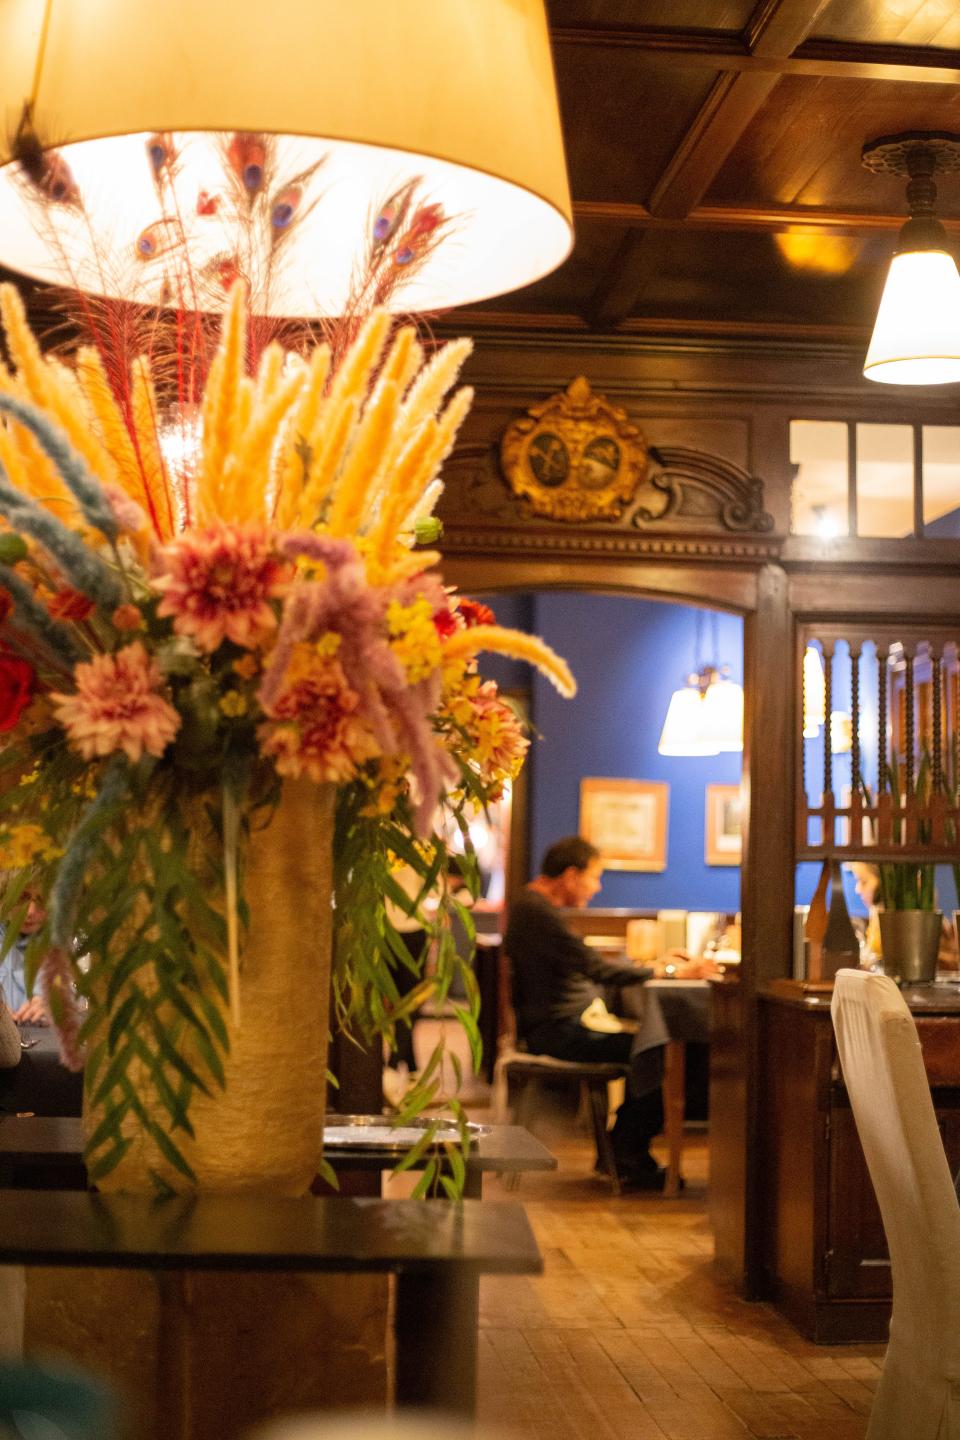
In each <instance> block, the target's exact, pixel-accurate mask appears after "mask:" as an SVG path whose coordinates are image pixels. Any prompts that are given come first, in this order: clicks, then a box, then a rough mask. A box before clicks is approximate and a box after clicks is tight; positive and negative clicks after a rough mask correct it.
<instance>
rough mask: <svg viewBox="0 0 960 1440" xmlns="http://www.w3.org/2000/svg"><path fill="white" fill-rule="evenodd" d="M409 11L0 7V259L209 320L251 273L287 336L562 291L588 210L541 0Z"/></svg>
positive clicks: (391, 7)
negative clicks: (578, 221) (336, 321)
mask: <svg viewBox="0 0 960 1440" xmlns="http://www.w3.org/2000/svg"><path fill="white" fill-rule="evenodd" d="M414 8H415V14H414V13H413V12H411V8H410V7H409V6H406V5H402V4H397V0H363V3H362V4H359V5H357V4H354V5H350V4H344V3H343V0H309V3H307V4H304V3H303V0H272V3H271V4H270V5H269V7H267V9H263V7H261V6H254V4H253V3H252V0H203V3H202V4H198V3H197V0H165V3H164V4H162V5H155V6H153V7H150V6H146V7H144V6H138V5H132V4H130V0H84V3H83V4H73V3H69V0H67V3H63V0H4V3H3V5H2V7H0V94H2V95H3V97H4V109H5V113H6V123H5V124H4V126H3V127H0V167H2V168H0V259H2V261H3V263H4V264H6V265H8V266H10V267H11V268H13V269H15V270H18V271H21V272H23V273H24V274H27V275H31V276H34V277H36V278H37V279H40V280H44V281H50V282H54V283H57V284H60V285H63V284H68V285H70V286H71V287H72V288H74V289H77V290H81V291H86V292H88V293H92V294H98V295H106V296H109V297H112V298H115V299H121V300H130V301H135V302H138V303H142V304H146V305H152V306H156V305H160V306H167V305H169V306H173V307H176V308H178V309H190V310H195V311H203V310H218V309H220V308H222V304H223V300H224V296H225V293H226V291H227V290H229V288H230V286H231V285H232V283H233V281H234V279H235V278H237V276H238V275H239V276H241V277H242V278H243V279H244V280H245V281H246V282H247V288H248V292H249V296H250V306H251V309H252V310H253V311H254V312H255V313H258V314H265V315H272V316H278V317H283V316H305V317H313V316H331V317H334V316H340V315H343V314H344V313H347V314H353V313H354V312H355V311H356V312H358V313H363V312H364V311H365V310H367V309H369V308H370V306H371V305H372V304H379V303H386V304H387V305H389V306H390V308H393V309H397V310H401V311H403V312H419V311H429V310H436V309H439V308H445V307H448V306H451V305H460V304H465V303H467V302H469V301H474V300H480V299H483V298H485V297H488V296H491V295H498V294H502V293H504V292H505V291H509V290H513V289H516V288H517V287H519V286H521V285H526V284H529V283H530V282H531V281H533V280H536V279H537V278H539V277H540V276H542V275H544V274H546V273H548V272H549V271H550V270H552V269H554V268H555V267H556V266H557V265H559V264H560V263H561V261H562V260H563V259H564V258H565V257H566V255H567V254H568V253H569V250H570V246H571V241H572V227H571V214H572V211H571V204H570V195H569V190H568V185H567V175H566V167H565V162H564V154H563V141H562V135H561V129H560V118H559V113H558V108H557V98H556V89H555V84H554V75H553V64H552V59H551V53H550V40H549V34H548V29H547V23H546V17H545V13H544V6H543V0H484V3H483V5H478V4H477V0H430V3H428V4H425V5H420V6H417V7H414ZM441 238H442V239H443V243H442V244H441V243H438V242H439V240H440V239H441ZM185 261H186V262H189V263H188V264H185V263H184V262H185ZM185 275H186V277H187V278H186V279H185V278H184V276H185ZM358 276H360V277H367V276H369V284H367V286H366V289H364V290H363V292H362V293H361V294H360V295H359V296H358V294H357V287H358ZM387 282H389V283H387ZM178 292H179V293H178Z"/></svg>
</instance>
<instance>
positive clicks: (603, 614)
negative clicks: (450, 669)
mask: <svg viewBox="0 0 960 1440" xmlns="http://www.w3.org/2000/svg"><path fill="white" fill-rule="evenodd" d="M487 599H488V603H490V604H492V605H493V607H494V609H495V611H496V614H497V619H498V620H499V621H500V622H501V623H502V624H507V625H518V626H519V627H521V628H523V629H525V630H529V631H532V632H533V633H534V634H538V635H540V636H541V637H542V638H543V639H544V640H546V641H547V643H548V644H550V645H552V646H553V647H554V649H556V650H558V651H559V652H560V654H562V655H564V656H565V657H566V659H567V660H568V661H569V662H570V665H571V668H572V669H573V672H574V674H575V676H576V677H577V682H578V686H579V690H578V693H577V696H576V698H575V699H574V700H563V699H561V697H560V696H559V695H558V694H557V693H556V691H555V690H554V689H553V688H552V686H551V685H550V684H549V682H548V681H546V680H543V679H542V678H541V677H540V676H539V675H537V676H535V677H534V678H533V680H532V682H531V679H530V672H529V669H527V667H516V666H511V665H504V664H503V663H502V662H498V663H496V664H495V663H493V662H492V659H491V657H489V656H485V657H482V658H481V668H482V670H483V672H484V674H489V675H492V676H495V677H496V679H497V680H498V681H499V682H500V683H501V684H502V685H504V686H505V687H506V688H517V687H518V683H519V685H520V686H526V687H529V689H530V692H531V701H532V705H531V713H532V718H533V722H534V725H535V726H536V728H537V730H538V731H539V732H540V735H541V736H542V738H541V739H540V740H539V741H538V742H537V743H535V744H534V746H533V747H532V756H531V760H530V762H529V763H530V783H531V793H530V815H531V836H530V841H531V856H532V861H533V863H534V865H535V866H537V865H538V864H539V860H540V858H541V856H542V854H543V851H544V850H545V849H546V847H547V846H548V845H549V844H550V843H551V841H553V840H555V839H558V838H559V837H560V836H561V835H570V834H573V833H575V832H576V829H577V823H578V815H579V803H580V780H581V777H582V776H590V775H594V776H608V777H619V778H624V779H635V780H665V781H666V782H667V783H668V784H669V786H670V794H669V810H668V838H667V868H666V870H665V871H663V872H661V873H656V874H647V873H636V872H627V871H607V872H606V873H605V875H604V883H603V890H602V892H601V893H600V895H599V896H598V897H597V900H596V901H595V902H594V904H596V905H601V906H621V905H622V906H629V907H635V908H638V909H684V910H730V911H734V910H737V909H739V906H740V871H739V869H738V868H737V867H735V866H708V865H707V864H706V863H705V861H704V824H705V797H706V787H707V785H708V784H713V783H719V784H737V783H738V782H739V779H740V769H741V757H740V755H718V756H714V757H710V758H693V757H691V758H687V757H678V756H675V757H668V756H662V755H658V754H657V742H658V741H659V739H660V730H661V727H662V725H663V720H664V716H665V715H666V713H667V706H668V704H669V702H670V696H671V694H672V693H673V691H674V690H675V689H676V688H677V687H678V686H679V685H681V684H682V683H683V682H684V679H685V677H686V675H687V674H688V673H689V671H691V670H692V669H694V668H696V665H697V663H698V662H701V661H704V660H708V659H713V658H716V659H718V660H719V661H721V662H723V663H726V664H728V665H729V666H730V674H731V678H732V679H734V680H736V681H738V682H739V683H741V684H742V682H743V622H742V620H741V619H740V618H739V617H738V616H733V615H724V614H717V615H716V618H715V624H716V627H717V637H718V647H717V648H718V650H719V654H718V655H717V656H713V655H712V638H711V626H712V623H714V622H712V621H711V618H710V617H711V613H712V612H704V611H701V612H699V613H700V615H701V617H703V618H701V620H700V629H701V632H702V643H701V653H700V654H699V655H698V654H696V653H695V651H696V640H697V619H696V617H697V613H698V612H697V611H695V610H693V609H692V608H690V607H689V606H684V605H670V604H662V603H660V602H658V601H650V600H636V599H632V598H629V597H626V596H606V595H584V594H580V593H577V592H572V591H571V592H566V591H560V592H558V591H545V592H537V593H535V594H529V595H512V596H492V597H487ZM524 672H525V673H524Z"/></svg>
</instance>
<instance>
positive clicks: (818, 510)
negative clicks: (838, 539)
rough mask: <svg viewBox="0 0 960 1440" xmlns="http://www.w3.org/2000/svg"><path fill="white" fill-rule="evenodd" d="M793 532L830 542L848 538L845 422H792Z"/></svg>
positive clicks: (791, 522) (791, 520) (791, 527)
mask: <svg viewBox="0 0 960 1440" xmlns="http://www.w3.org/2000/svg"><path fill="white" fill-rule="evenodd" d="M790 463H791V464H792V466H793V489H792V492H791V519H790V529H791V531H792V533H793V534H794V535H816V536H817V537H818V538H819V539H821V540H830V539H832V538H833V537H834V536H836V535H846V534H847V533H848V526H847V426H846V423H845V422H844V421H843V420H791V421H790Z"/></svg>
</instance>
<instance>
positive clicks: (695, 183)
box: [647, 0, 829, 216]
mask: <svg viewBox="0 0 960 1440" xmlns="http://www.w3.org/2000/svg"><path fill="white" fill-rule="evenodd" d="M828 4H829V0H763V4H762V5H760V6H759V7H758V9H757V11H756V12H755V14H754V18H753V21H752V22H751V26H750V29H749V33H748V37H747V38H748V42H749V44H750V50H751V54H753V55H758V56H761V57H762V56H765V55H790V54H792V52H793V51H794V50H795V49H796V48H797V46H798V45H800V44H802V43H803V41H804V40H806V39H807V37H808V36H809V35H810V33H811V31H812V30H813V28H814V26H815V25H816V23H817V20H818V19H819V17H820V15H821V14H822V13H823V11H824V10H825V9H826V8H827V5H828ZM779 78H780V77H779V75H778V74H776V73H766V72H756V71H752V72H747V71H741V72H739V73H737V74H733V73H729V72H728V73H726V74H721V75H718V76H717V79H716V81H715V82H714V85H713V87H712V89H711V91H710V94H709V95H708V96H707V98H706V100H705V101H704V103H703V105H702V107H701V109H700V113H699V114H698V115H697V118H696V120H695V121H694V123H693V125H692V126H691V127H690V129H689V130H688V132H687V134H686V135H685V136H684V138H683V141H682V142H681V144H680V146H679V148H678V150H677V151H676V153H675V154H674V156H673V158H672V159H671V160H670V163H669V164H668V165H667V168H666V169H665V170H664V172H663V174H662V175H661V176H660V179H659V180H658V181H657V184H656V185H655V186H654V189H653V193H652V194H651V196H650V198H649V201H648V202H647V203H648V208H649V210H650V213H651V214H652V215H667V216H681V215H688V214H689V213H690V211H691V210H692V209H693V207H694V206H695V205H697V204H699V202H700V201H701V200H702V198H703V196H704V195H705V194H706V192H707V190H708V189H709V188H710V184H711V182H712V181H713V179H714V178H715V177H716V175H717V172H718V171H719V170H720V167H721V166H722V164H723V162H724V161H725V160H726V158H727V156H728V155H729V153H730V151H731V150H732V149H733V147H734V145H735V144H736V143H737V141H738V140H739V139H740V136H741V135H742V134H743V132H744V131H745V130H746V128H747V126H748V125H749V124H750V121H751V120H752V119H753V118H754V116H755V115H756V114H757V112H758V111H759V110H760V108H761V106H762V105H763V104H764V102H765V100H766V99H767V97H768V95H769V94H770V92H771V91H772V90H773V89H774V87H775V86H776V84H777V82H778V80H779Z"/></svg>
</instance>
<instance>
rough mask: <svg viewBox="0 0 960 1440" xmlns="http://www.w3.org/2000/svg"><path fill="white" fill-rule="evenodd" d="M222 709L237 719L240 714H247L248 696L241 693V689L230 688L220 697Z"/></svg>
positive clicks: (225, 713)
mask: <svg viewBox="0 0 960 1440" xmlns="http://www.w3.org/2000/svg"><path fill="white" fill-rule="evenodd" d="M220 709H221V710H222V711H223V713H224V715H229V716H230V718H231V719H232V720H233V719H236V717H237V716H238V715H246V713H247V709H248V706H247V701H246V697H245V696H244V695H241V694H240V691H239V690H228V691H227V693H226V694H225V695H221V697H220Z"/></svg>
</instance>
